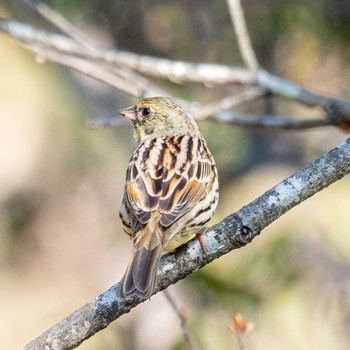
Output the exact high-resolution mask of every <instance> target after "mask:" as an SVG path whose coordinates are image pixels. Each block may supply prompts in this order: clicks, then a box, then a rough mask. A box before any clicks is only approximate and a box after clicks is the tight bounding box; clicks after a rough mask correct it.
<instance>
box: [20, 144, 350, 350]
mask: <svg viewBox="0 0 350 350" xmlns="http://www.w3.org/2000/svg"><path fill="white" fill-rule="evenodd" d="M349 172H350V139H347V140H346V141H344V142H342V143H341V144H340V145H339V146H337V147H336V148H334V149H333V150H331V151H330V152H328V153H326V154H325V155H323V156H322V157H321V158H319V159H317V160H316V161H314V162H312V163H310V164H308V165H307V166H305V167H304V168H303V169H301V170H299V171H297V172H296V173H295V174H294V175H292V176H290V177H289V178H287V179H285V180H284V181H283V182H281V183H279V184H278V185H276V186H275V187H273V188H272V189H270V190H269V191H267V192H265V193H264V194H263V195H262V196H260V197H259V198H257V199H256V200H254V201H253V202H251V203H249V204H248V205H246V206H244V207H243V208H242V209H240V210H239V211H238V212H236V213H234V214H231V215H229V216H228V217H226V218H225V219H224V220H223V221H221V222H220V223H219V224H217V225H215V226H213V227H211V228H210V230H209V231H208V233H207V234H206V236H205V239H206V248H207V250H206V252H203V251H202V249H201V246H200V244H199V242H198V241H197V240H192V241H191V242H189V243H188V244H186V245H185V246H182V247H180V248H179V249H178V250H176V251H175V253H173V254H168V255H166V256H164V257H163V258H162V259H161V261H160V265H159V269H158V273H157V278H158V282H157V286H156V292H158V291H160V290H163V289H165V288H167V287H168V286H169V285H171V284H174V283H176V282H177V281H179V280H180V279H183V278H185V277H186V276H188V275H189V274H191V273H193V272H195V271H197V270H198V269H200V268H201V267H203V266H205V265H207V264H209V263H210V262H211V261H213V260H214V259H217V258H219V257H220V256H222V255H224V254H226V253H228V252H230V251H232V250H233V249H238V248H241V247H243V246H245V245H246V244H248V243H250V242H251V241H252V240H253V239H254V238H255V237H256V236H257V235H259V234H260V232H261V230H263V229H264V228H265V227H266V226H268V225H270V224H271V223H272V222H274V221H275V220H277V219H278V218H279V217H280V216H281V215H283V214H284V213H286V212H287V211H288V210H290V209H292V208H293V207H294V206H296V205H298V204H299V203H301V202H303V201H304V200H306V199H308V198H309V197H311V196H313V195H314V194H316V193H318V192H320V191H321V190H322V189H324V188H326V187H328V186H329V185H331V184H332V183H334V182H336V181H337V180H339V179H341V178H342V177H343V176H345V175H346V174H348V173H349ZM115 290H116V286H113V287H111V288H110V289H109V290H107V291H106V292H104V293H103V294H101V295H100V296H99V297H97V298H96V299H94V300H92V301H91V302H89V303H87V304H86V305H84V306H83V307H82V308H80V309H79V310H76V311H75V312H73V313H72V314H71V315H70V316H68V317H66V318H65V319H64V320H62V321H61V322H59V323H58V324H56V325H55V326H53V327H52V328H50V329H49V330H48V331H46V332H45V333H43V334H42V335H40V336H39V337H38V338H37V339H35V340H33V341H32V342H30V343H29V344H27V345H26V346H25V347H24V348H23V349H24V350H34V349H48V350H63V349H74V348H75V347H77V346H78V345H79V344H81V343H82V342H83V341H84V340H86V339H88V338H89V337H91V336H92V335H94V334H95V333H96V332H98V331H100V330H101V329H103V328H105V327H107V326H108V324H109V323H111V322H112V321H114V320H116V319H117V318H119V317H120V316H121V315H123V314H125V313H127V312H129V311H130V310H131V309H132V308H134V307H135V306H136V305H138V304H140V303H142V302H144V300H142V299H140V298H138V297H133V298H130V299H118V298H117V297H116V294H115Z"/></svg>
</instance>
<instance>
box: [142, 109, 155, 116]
mask: <svg viewBox="0 0 350 350" xmlns="http://www.w3.org/2000/svg"><path fill="white" fill-rule="evenodd" d="M151 112H152V110H151V108H149V107H144V108H142V109H141V113H142V115H143V116H144V117H148V116H149V115H150V114H151Z"/></svg>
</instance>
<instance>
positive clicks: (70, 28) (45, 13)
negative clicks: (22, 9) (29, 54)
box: [22, 0, 170, 97]
mask: <svg viewBox="0 0 350 350" xmlns="http://www.w3.org/2000/svg"><path fill="white" fill-rule="evenodd" d="M22 1H23V2H24V3H26V4H27V5H28V6H30V7H31V8H32V9H34V10H35V11H37V12H38V13H39V14H40V15H41V16H42V17H43V18H45V19H46V20H47V21H49V22H50V23H51V24H53V25H54V26H55V27H57V28H58V29H59V30H61V31H62V32H63V33H64V34H66V35H67V36H68V37H70V38H72V39H74V40H75V41H76V42H77V43H79V44H80V45H82V46H83V47H85V48H86V49H90V50H98V49H102V48H101V47H100V46H99V45H98V44H97V43H96V42H94V41H93V40H92V39H91V37H89V36H87V35H86V34H85V33H84V32H83V31H81V30H80V29H79V28H77V27H76V26H75V25H73V24H72V23H71V22H69V21H68V20H67V19H66V18H65V17H63V16H62V15H61V14H60V13H58V12H56V11H55V10H53V9H52V8H51V7H49V6H48V5H47V4H45V3H43V2H41V1H33V0H22ZM92 63H94V64H97V62H94V61H93V62H91V64H92ZM98 69H99V70H100V71H101V70H104V71H105V75H108V76H110V79H111V80H114V79H113V77H112V75H113V74H116V75H117V76H118V77H119V78H123V79H124V80H125V82H126V83H128V84H134V85H137V86H138V87H139V91H143V92H144V93H142V94H141V95H136V96H138V97H146V96H155V95H161V96H170V94H169V93H168V92H167V91H166V90H164V89H161V88H160V87H159V86H157V85H156V84H154V83H153V82H151V81H150V80H148V79H146V78H145V77H143V76H141V75H140V74H138V73H136V72H134V71H131V70H130V69H128V68H125V67H118V66H115V67H110V68H109V69H108V67H104V66H103V65H101V64H100V65H99V67H98ZM118 77H117V79H118ZM118 80H119V79H118ZM105 82H106V81H105ZM121 90H123V89H121ZM124 91H125V90H124ZM126 92H127V91H126Z"/></svg>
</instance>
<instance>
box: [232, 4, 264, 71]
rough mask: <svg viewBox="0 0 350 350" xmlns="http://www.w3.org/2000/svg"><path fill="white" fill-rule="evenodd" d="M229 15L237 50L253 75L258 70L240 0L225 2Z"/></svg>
mask: <svg viewBox="0 0 350 350" xmlns="http://www.w3.org/2000/svg"><path fill="white" fill-rule="evenodd" d="M227 5H228V8H229V10H230V15H231V19H232V23H233V27H234V29H235V33H236V37H237V41H238V46H239V50H240V52H241V55H242V58H243V61H244V63H245V65H246V66H247V68H248V69H249V70H250V71H251V72H252V73H255V72H256V71H257V70H258V68H259V64H258V60H257V58H256V55H255V52H254V50H253V46H252V43H251V41H250V37H249V34H248V30H247V26H246V23H245V18H244V14H243V9H242V5H241V1H240V0H227Z"/></svg>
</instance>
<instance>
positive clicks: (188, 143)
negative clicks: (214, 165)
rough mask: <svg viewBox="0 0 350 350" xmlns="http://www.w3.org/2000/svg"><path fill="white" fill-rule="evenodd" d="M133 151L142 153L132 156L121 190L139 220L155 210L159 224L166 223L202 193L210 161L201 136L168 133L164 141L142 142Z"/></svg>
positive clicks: (209, 168) (205, 184)
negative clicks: (191, 136)
mask: <svg viewBox="0 0 350 350" xmlns="http://www.w3.org/2000/svg"><path fill="white" fill-rule="evenodd" d="M189 147H191V148H189ZM135 152H139V153H142V154H143V157H139V156H138V157H136V156H134V157H133V158H132V160H131V162H130V165H129V168H128V171H127V179H126V181H127V184H126V187H125V193H126V197H127V199H128V202H129V204H130V206H131V207H132V209H133V212H134V214H135V216H136V217H137V219H138V220H139V221H140V222H141V223H143V224H146V223H147V222H148V221H149V220H150V218H151V213H152V211H155V210H159V212H160V214H161V215H160V224H161V225H163V226H165V227H168V226H170V225H171V224H172V223H174V222H175V221H176V220H178V219H179V218H180V217H182V216H183V215H185V214H186V213H187V212H188V211H189V210H190V209H191V208H192V207H193V206H194V205H195V204H196V203H198V202H199V201H200V200H201V199H202V198H203V197H204V196H205V195H206V189H207V186H208V184H209V183H210V181H211V179H210V174H211V164H210V159H209V158H208V154H207V149H206V146H205V144H204V142H203V141H202V140H200V139H195V140H193V139H192V138H190V137H189V136H185V137H182V138H181V137H169V138H166V139H165V140H164V142H148V143H147V142H145V144H143V145H140V147H139V148H138V149H137V150H136V151H135ZM181 153H182V155H181ZM145 155H147V156H145ZM166 157H168V158H167V159H166ZM140 158H141V159H142V161H141V162H138V161H137V159H140ZM173 159H175V160H176V159H181V161H172V160H173ZM156 161H157V164H155V162H156Z"/></svg>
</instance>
